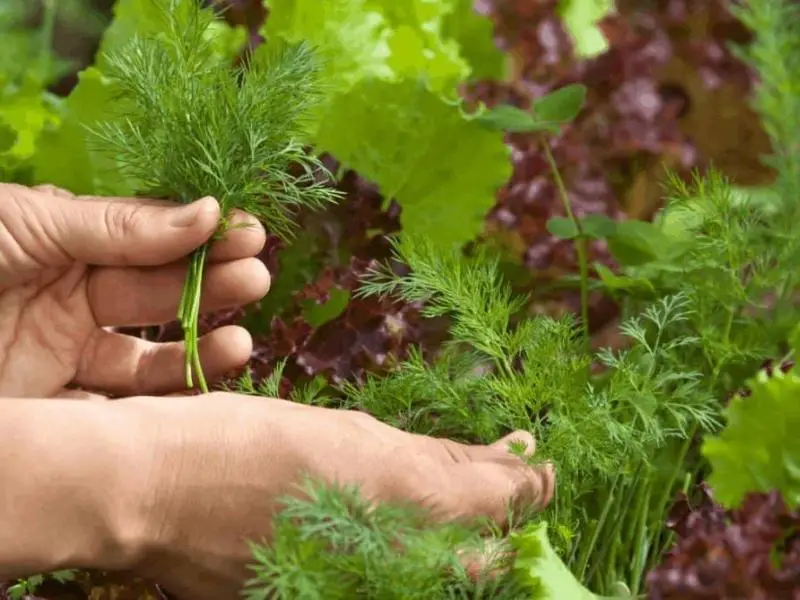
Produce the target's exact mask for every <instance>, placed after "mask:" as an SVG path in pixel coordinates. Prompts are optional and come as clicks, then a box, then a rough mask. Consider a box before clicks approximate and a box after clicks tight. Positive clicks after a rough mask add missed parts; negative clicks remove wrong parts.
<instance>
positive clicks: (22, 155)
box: [0, 76, 59, 163]
mask: <svg viewBox="0 0 800 600" xmlns="http://www.w3.org/2000/svg"><path fill="white" fill-rule="evenodd" d="M58 121H59V117H58V113H57V111H56V109H55V107H54V106H53V104H52V103H51V102H50V101H49V100H48V97H47V96H45V93H44V88H43V84H42V81H41V80H40V79H38V78H37V77H33V76H32V77H26V78H24V79H23V81H22V83H21V84H20V85H14V84H5V85H3V82H2V81H0V125H3V126H5V127H6V128H8V129H9V130H11V131H13V132H14V136H15V138H14V143H13V144H12V145H11V146H10V147H9V148H7V149H6V150H5V152H3V153H2V154H0V161H2V162H7V161H11V162H17V163H19V162H22V161H26V160H28V159H30V157H31V156H33V154H34V152H35V151H36V146H37V143H38V139H39V136H40V135H41V133H42V131H43V130H44V129H45V127H47V126H48V125H53V124H57V123H58ZM6 140H8V135H6ZM4 159H5V160H4Z"/></svg>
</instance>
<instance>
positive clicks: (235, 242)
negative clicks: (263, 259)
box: [208, 210, 267, 262]
mask: <svg viewBox="0 0 800 600" xmlns="http://www.w3.org/2000/svg"><path fill="white" fill-rule="evenodd" d="M266 243H267V233H266V231H264V226H263V225H262V224H261V222H260V221H259V220H258V219H256V218H255V217H253V216H252V215H249V214H247V213H245V212H242V211H239V210H235V211H233V214H232V215H231V216H230V219H229V220H228V229H227V230H226V231H225V233H224V234H223V237H222V239H220V240H216V241H215V242H214V244H213V245H212V246H211V249H210V250H209V252H208V260H209V262H225V261H230V260H238V259H240V258H249V257H251V256H256V255H258V254H259V253H260V252H261V251H262V250H263V249H264V244H266Z"/></svg>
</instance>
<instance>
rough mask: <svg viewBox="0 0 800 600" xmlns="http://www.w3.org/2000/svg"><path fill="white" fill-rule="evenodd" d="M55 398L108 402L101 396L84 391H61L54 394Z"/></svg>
mask: <svg viewBox="0 0 800 600" xmlns="http://www.w3.org/2000/svg"><path fill="white" fill-rule="evenodd" d="M56 398H64V399H68V400H95V401H96V400H108V398H107V397H106V396H103V395H102V394H95V393H93V392H87V391H85V390H66V389H65V390H61V391H60V392H59V393H58V394H56Z"/></svg>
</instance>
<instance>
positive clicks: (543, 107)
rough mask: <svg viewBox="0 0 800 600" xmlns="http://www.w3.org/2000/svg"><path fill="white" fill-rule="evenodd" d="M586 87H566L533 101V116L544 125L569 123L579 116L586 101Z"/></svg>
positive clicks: (577, 84) (576, 85)
mask: <svg viewBox="0 0 800 600" xmlns="http://www.w3.org/2000/svg"><path fill="white" fill-rule="evenodd" d="M586 92H587V89H586V86H584V85H582V84H580V83H573V84H570V85H566V86H564V87H562V88H558V89H557V90H553V91H552V92H550V93H549V94H547V95H546V96H542V97H541V98H537V99H536V100H534V101H533V105H532V110H533V116H534V117H535V118H536V120H537V121H541V122H544V123H558V124H564V123H569V122H571V121H573V120H574V119H575V117H577V116H578V113H579V112H580V111H581V108H583V103H584V102H585V101H586Z"/></svg>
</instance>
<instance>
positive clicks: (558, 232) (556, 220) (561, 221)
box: [547, 217, 578, 240]
mask: <svg viewBox="0 0 800 600" xmlns="http://www.w3.org/2000/svg"><path fill="white" fill-rule="evenodd" d="M547 231H549V232H550V233H552V234H553V235H554V236H556V237H557V238H558V239H561V240H572V239H575V238H576V237H578V228H577V227H576V226H575V223H573V222H572V219H567V218H566V217H552V218H550V219H549V220H548V221H547Z"/></svg>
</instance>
